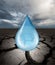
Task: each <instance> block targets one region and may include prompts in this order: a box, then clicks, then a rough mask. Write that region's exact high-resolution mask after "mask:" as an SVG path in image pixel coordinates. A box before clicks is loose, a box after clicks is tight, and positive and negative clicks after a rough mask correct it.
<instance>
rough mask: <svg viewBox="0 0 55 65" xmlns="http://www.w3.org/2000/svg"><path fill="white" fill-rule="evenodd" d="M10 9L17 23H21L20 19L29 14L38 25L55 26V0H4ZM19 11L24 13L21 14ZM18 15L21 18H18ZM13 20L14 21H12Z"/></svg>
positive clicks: (44, 26)
mask: <svg viewBox="0 0 55 65" xmlns="http://www.w3.org/2000/svg"><path fill="white" fill-rule="evenodd" d="M4 1H5V2H6V3H7V4H8V5H9V7H10V8H9V9H10V13H11V14H12V13H13V14H14V13H15V14H14V17H15V18H16V22H20V23H17V24H16V25H19V24H21V23H22V22H21V21H20V20H21V19H22V17H23V14H24V15H27V14H28V15H29V16H30V17H31V19H32V21H33V24H34V25H35V26H36V27H40V28H41V27H42V28H47V27H48V28H49V27H50V28H55V24H54V23H55V0H4ZM19 12H21V13H22V15H19ZM18 15H19V16H20V17H19V16H18ZM17 17H19V18H20V20H19V21H18V20H17ZM11 22H12V21H11Z"/></svg>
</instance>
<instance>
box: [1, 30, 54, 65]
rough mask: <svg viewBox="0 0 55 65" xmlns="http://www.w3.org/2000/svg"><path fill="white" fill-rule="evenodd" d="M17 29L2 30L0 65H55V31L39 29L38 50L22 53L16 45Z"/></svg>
mask: <svg viewBox="0 0 55 65" xmlns="http://www.w3.org/2000/svg"><path fill="white" fill-rule="evenodd" d="M16 32H17V29H9V30H8V29H0V65H55V29H38V33H39V37H40V41H39V45H38V47H37V48H36V49H34V50H32V51H29V52H28V51H26V52H25V51H22V50H20V49H19V48H17V47H16V45H15V34H16Z"/></svg>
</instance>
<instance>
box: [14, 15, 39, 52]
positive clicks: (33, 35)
mask: <svg viewBox="0 0 55 65" xmlns="http://www.w3.org/2000/svg"><path fill="white" fill-rule="evenodd" d="M15 41H16V45H17V47H18V48H20V49H21V50H24V51H30V50H33V49H35V48H36V47H37V45H38V43H39V35H38V32H37V30H36V29H35V27H34V26H33V24H32V22H31V20H30V18H29V17H28V16H26V17H25V20H24V22H23V24H22V26H21V28H20V29H19V30H18V31H17V33H16V37H15Z"/></svg>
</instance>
